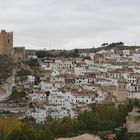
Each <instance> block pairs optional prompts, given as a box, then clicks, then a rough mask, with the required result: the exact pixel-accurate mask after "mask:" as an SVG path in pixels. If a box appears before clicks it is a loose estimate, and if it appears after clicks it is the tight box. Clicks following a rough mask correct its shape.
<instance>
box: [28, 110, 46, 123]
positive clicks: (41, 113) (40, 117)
mask: <svg viewBox="0 0 140 140" xmlns="http://www.w3.org/2000/svg"><path fill="white" fill-rule="evenodd" d="M27 116H28V117H29V118H34V119H35V121H36V123H37V124H43V123H44V122H45V120H46V116H47V115H46V110H42V109H36V110H34V111H28V112H27Z"/></svg>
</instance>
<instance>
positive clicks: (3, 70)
mask: <svg viewBox="0 0 140 140" xmlns="http://www.w3.org/2000/svg"><path fill="white" fill-rule="evenodd" d="M13 66H14V64H13V62H12V60H11V59H10V58H8V57H7V56H3V55H0V84H2V83H3V82H4V81H5V80H6V79H7V78H8V77H9V76H10V75H11V74H12V70H13Z"/></svg>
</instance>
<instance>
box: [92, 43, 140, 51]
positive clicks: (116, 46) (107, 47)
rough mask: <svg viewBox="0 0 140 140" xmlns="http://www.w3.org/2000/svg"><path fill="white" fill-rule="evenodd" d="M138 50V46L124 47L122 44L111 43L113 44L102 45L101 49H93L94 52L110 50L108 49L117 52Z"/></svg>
mask: <svg viewBox="0 0 140 140" xmlns="http://www.w3.org/2000/svg"><path fill="white" fill-rule="evenodd" d="M137 48H140V46H126V45H124V42H113V43H110V44H109V43H103V44H102V45H101V47H98V48H93V51H94V52H97V51H101V50H110V49H117V50H124V49H130V50H134V49H137Z"/></svg>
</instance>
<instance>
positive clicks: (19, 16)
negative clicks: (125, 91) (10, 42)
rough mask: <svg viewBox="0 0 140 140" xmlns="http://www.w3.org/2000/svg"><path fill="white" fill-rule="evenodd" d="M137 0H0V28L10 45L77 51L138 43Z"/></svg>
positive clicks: (139, 42) (139, 23)
mask: <svg viewBox="0 0 140 140" xmlns="http://www.w3.org/2000/svg"><path fill="white" fill-rule="evenodd" d="M139 12H140V1H139V0H23V1H19V0H1V4H0V19H1V20H0V25H1V28H5V29H6V30H13V31H14V45H16V46H20V45H25V46H26V47H27V48H36V49H40V48H45V47H46V48H68V49H69V48H78V47H90V46H91V47H92V46H99V44H101V43H103V42H113V41H125V42H126V43H128V44H130V45H131V44H132V43H133V42H137V43H138V44H140V41H139V38H138V36H139V34H140V18H139V15H138V13H139Z"/></svg>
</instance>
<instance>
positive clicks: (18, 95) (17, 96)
mask: <svg viewBox="0 0 140 140" xmlns="http://www.w3.org/2000/svg"><path fill="white" fill-rule="evenodd" d="M23 99H24V100H25V99H26V93H25V92H24V91H21V92H19V91H17V90H16V89H14V88H13V90H12V94H11V95H10V96H9V97H8V100H12V101H14V102H15V103H20V102H21V101H23Z"/></svg>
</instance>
